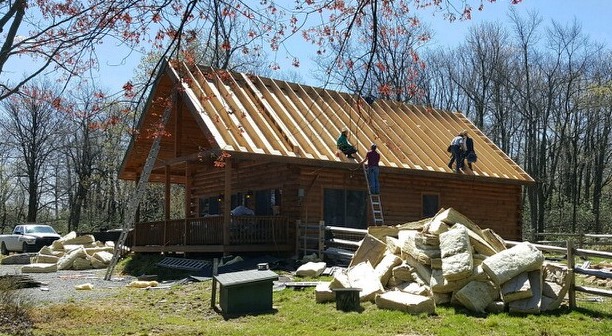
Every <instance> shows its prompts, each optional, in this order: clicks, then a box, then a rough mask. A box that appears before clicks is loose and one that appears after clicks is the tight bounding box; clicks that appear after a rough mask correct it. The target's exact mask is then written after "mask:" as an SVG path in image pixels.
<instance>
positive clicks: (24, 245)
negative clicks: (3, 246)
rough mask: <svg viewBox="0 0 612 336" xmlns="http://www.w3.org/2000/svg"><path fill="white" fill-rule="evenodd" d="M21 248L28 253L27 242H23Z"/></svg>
mask: <svg viewBox="0 0 612 336" xmlns="http://www.w3.org/2000/svg"><path fill="white" fill-rule="evenodd" d="M21 250H22V251H23V253H28V244H27V243H26V242H23V248H22V249H21Z"/></svg>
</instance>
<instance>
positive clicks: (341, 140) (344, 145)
mask: <svg viewBox="0 0 612 336" xmlns="http://www.w3.org/2000/svg"><path fill="white" fill-rule="evenodd" d="M347 135H348V129H347V128H344V129H342V133H340V136H339V137H338V140H337V141H336V145H337V146H338V149H339V150H341V151H342V153H344V155H346V157H347V158H349V159H354V158H355V157H354V156H353V154H355V153H357V149H355V147H354V146H353V145H351V144H350V143H349V142H348V139H347Z"/></svg>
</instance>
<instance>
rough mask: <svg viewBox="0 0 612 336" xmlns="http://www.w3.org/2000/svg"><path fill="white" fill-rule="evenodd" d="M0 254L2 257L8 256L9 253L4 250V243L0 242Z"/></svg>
mask: <svg viewBox="0 0 612 336" xmlns="http://www.w3.org/2000/svg"><path fill="white" fill-rule="evenodd" d="M0 254H2V255H8V254H9V251H8V250H7V249H6V245H4V242H2V245H0Z"/></svg>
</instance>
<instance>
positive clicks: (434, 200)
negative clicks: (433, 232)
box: [422, 194, 440, 218]
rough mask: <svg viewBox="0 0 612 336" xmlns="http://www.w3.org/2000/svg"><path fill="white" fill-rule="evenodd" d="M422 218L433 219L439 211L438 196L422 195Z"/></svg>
mask: <svg viewBox="0 0 612 336" xmlns="http://www.w3.org/2000/svg"><path fill="white" fill-rule="evenodd" d="M422 202H423V203H422V209H423V218H428V217H433V216H434V215H435V214H436V213H438V210H439V209H440V195H439V194H422Z"/></svg>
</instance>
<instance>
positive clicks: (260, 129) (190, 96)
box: [122, 62, 533, 184]
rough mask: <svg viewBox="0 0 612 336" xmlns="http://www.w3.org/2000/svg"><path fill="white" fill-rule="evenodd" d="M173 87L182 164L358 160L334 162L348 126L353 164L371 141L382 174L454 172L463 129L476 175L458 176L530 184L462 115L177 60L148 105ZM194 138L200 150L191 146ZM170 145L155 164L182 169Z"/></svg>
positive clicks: (141, 149)
mask: <svg viewBox="0 0 612 336" xmlns="http://www.w3.org/2000/svg"><path fill="white" fill-rule="evenodd" d="M177 87H179V88H180V90H181V92H182V104H183V106H184V107H185V111H183V113H182V114H180V115H182V118H183V119H182V120H181V122H180V123H179V122H176V120H174V122H173V121H172V120H171V121H170V125H169V126H168V128H169V130H171V131H172V130H174V129H173V128H172V127H175V126H176V125H185V126H183V127H184V128H185V129H184V130H182V131H181V132H182V135H181V136H180V137H175V138H178V139H180V141H185V140H184V139H185V138H187V139H188V140H189V141H190V142H191V143H190V144H185V145H184V146H183V147H181V153H180V154H181V155H184V156H185V158H186V159H185V161H187V160H188V158H190V159H193V157H194V154H195V153H197V152H207V153H209V154H208V155H210V152H211V151H213V152H214V151H215V150H218V151H223V150H225V151H228V152H232V153H243V154H244V155H240V156H241V157H245V156H248V154H256V155H254V157H257V158H259V159H261V158H262V157H266V158H268V159H269V160H271V161H279V162H283V161H285V160H286V159H289V158H290V159H291V160H290V161H292V162H293V161H296V160H297V161H298V162H303V164H305V165H324V166H327V164H325V163H331V162H337V163H342V162H355V161H351V160H348V159H346V158H345V157H344V155H336V138H337V136H338V135H339V134H340V131H341V130H342V128H344V127H347V128H349V130H350V134H349V141H350V142H351V143H352V144H354V145H355V146H356V147H357V148H358V150H359V152H358V157H360V158H361V157H363V156H364V155H365V153H366V152H367V150H368V149H369V147H370V144H371V143H376V144H377V146H378V149H379V151H380V153H381V156H382V159H381V166H382V167H386V168H383V169H392V168H393V169H402V170H407V171H402V173H410V171H412V172H413V173H418V172H419V171H421V172H429V173H446V174H454V173H453V171H452V170H451V169H449V168H448V166H447V164H448V160H449V154H448V153H447V152H446V148H447V146H448V144H449V143H450V140H451V139H452V138H453V137H454V136H455V135H456V134H458V133H459V132H460V131H461V130H464V129H466V130H468V131H469V134H470V136H471V137H472V138H473V139H474V145H475V149H476V152H477V154H478V162H477V163H476V164H474V165H473V167H474V171H473V172H468V173H467V174H462V175H470V176H474V177H478V178H493V179H502V180H506V182H510V183H521V184H522V183H531V182H533V179H532V178H531V177H530V176H529V175H528V174H527V173H525V171H524V170H523V169H521V168H520V167H519V166H518V165H517V164H516V163H515V162H513V161H512V160H511V159H510V158H509V157H508V156H507V155H506V154H505V153H503V152H502V151H501V150H500V149H499V148H498V147H497V146H496V145H495V144H494V143H493V142H492V141H491V140H489V139H488V138H487V137H486V136H485V135H484V134H483V133H482V132H481V131H480V130H479V129H478V128H476V127H475V126H474V125H473V124H472V123H471V122H470V121H469V120H468V119H467V118H466V117H465V116H464V115H463V114H461V113H451V112H447V111H441V110H438V109H435V108H430V107H423V106H415V105H409V104H404V103H400V102H394V101H388V100H376V101H374V102H373V103H372V104H368V103H367V102H366V101H365V100H364V99H362V98H361V97H356V96H354V95H351V94H347V93H343V92H338V91H332V90H324V89H320V88H315V87H310V86H306V85H299V84H295V83H288V82H285V81H281V80H273V79H269V78H263V77H259V76H255V75H251V74H244V73H235V72H228V71H222V70H215V69H212V68H209V67H204V66H188V65H186V64H185V63H178V62H172V63H170V64H168V66H167V67H166V69H165V71H164V72H163V73H162V74H161V75H160V79H158V81H157V83H156V87H155V88H154V89H153V90H152V96H151V98H150V101H155V99H156V98H159V97H160V96H163V95H167V94H168V93H169V92H170V91H171V90H173V89H176V88H177ZM157 109H159V107H156V106H155V104H151V103H150V104H149V107H148V109H147V111H146V112H145V113H144V115H143V119H142V120H141V121H140V123H139V128H145V127H147V125H149V126H150V125H152V124H153V123H154V122H155V118H154V117H153V116H152V115H155V111H156V110H157ZM175 109H176V107H175ZM192 132H199V134H192ZM186 135H188V136H186ZM197 141H201V144H199V145H196V144H193V143H194V142H197ZM164 142H166V144H165V146H164ZM148 143H150V141H148V140H147V138H146V137H142V136H139V137H135V138H134V139H133V141H132V143H131V144H130V148H129V150H128V154H127V155H126V159H125V160H124V165H123V168H122V177H123V178H134V176H135V174H136V172H137V170H138V168H139V167H140V166H142V163H143V162H144V159H146V153H147V150H148V148H149V147H148ZM164 148H166V150H165V151H164V150H163V149H164ZM171 148H176V146H174V143H173V136H172V135H170V136H168V137H167V139H164V141H163V142H162V152H161V153H160V157H159V158H158V162H160V163H163V162H164V161H166V162H170V161H172V162H180V160H177V158H176V156H177V155H176V153H173V152H172V150H170V149H171ZM179 156H180V155H179ZM179 170H180V169H177V171H176V172H175V173H176V174H177V175H180V171H179ZM173 174H174V173H173ZM497 182H501V181H497Z"/></svg>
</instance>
